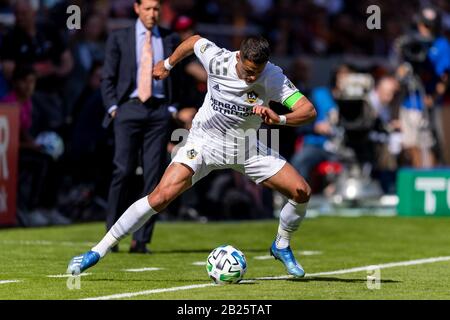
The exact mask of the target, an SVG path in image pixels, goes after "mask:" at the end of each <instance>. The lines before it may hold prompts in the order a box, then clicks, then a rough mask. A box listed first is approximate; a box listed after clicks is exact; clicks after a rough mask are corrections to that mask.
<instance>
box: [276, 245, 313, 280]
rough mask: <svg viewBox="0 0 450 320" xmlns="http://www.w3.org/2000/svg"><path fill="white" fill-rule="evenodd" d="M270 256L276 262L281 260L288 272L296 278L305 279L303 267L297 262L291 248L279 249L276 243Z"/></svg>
mask: <svg viewBox="0 0 450 320" xmlns="http://www.w3.org/2000/svg"><path fill="white" fill-rule="evenodd" d="M270 255H271V256H273V257H274V258H275V259H276V260H280V261H281V262H282V263H283V264H284V266H285V267H286V271H287V272H288V273H289V274H291V275H293V276H294V277H296V278H303V277H304V276H305V271H304V270H303V267H302V266H301V265H300V264H299V263H298V262H297V260H295V257H294V254H293V253H292V250H291V247H287V248H285V249H277V246H276V245H275V241H274V242H273V243H272V246H271V247H270Z"/></svg>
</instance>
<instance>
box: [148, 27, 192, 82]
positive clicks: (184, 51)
mask: <svg viewBox="0 0 450 320" xmlns="http://www.w3.org/2000/svg"><path fill="white" fill-rule="evenodd" d="M200 39H201V37H200V36H199V35H194V36H191V37H189V38H187V39H186V40H184V41H183V42H182V43H181V44H180V45H179V46H178V47H177V48H176V49H175V51H174V52H173V53H172V55H171V56H170V57H169V58H168V63H169V65H170V66H172V67H174V66H175V65H176V64H177V63H178V62H180V61H181V60H183V59H184V58H186V57H188V56H190V55H191V54H193V53H194V45H195V43H196V42H197V41H198V40H200ZM169 73H170V70H167V68H166V67H165V66H164V61H163V60H161V61H159V62H158V63H157V64H156V65H155V67H154V68H153V77H154V78H155V79H156V80H162V79H165V78H167V77H168V76H169Z"/></svg>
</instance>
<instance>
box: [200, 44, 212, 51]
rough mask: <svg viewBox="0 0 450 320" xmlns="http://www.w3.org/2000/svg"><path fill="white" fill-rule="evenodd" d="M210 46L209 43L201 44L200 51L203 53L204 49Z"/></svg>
mask: <svg viewBox="0 0 450 320" xmlns="http://www.w3.org/2000/svg"><path fill="white" fill-rule="evenodd" d="M211 47H212V44H211V43H209V42H208V43H205V44H204V45H202V46H201V47H200V52H201V53H205V51H206V50H208V49H209V48H211Z"/></svg>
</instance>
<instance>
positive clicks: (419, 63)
mask: <svg viewBox="0 0 450 320" xmlns="http://www.w3.org/2000/svg"><path fill="white" fill-rule="evenodd" d="M415 21H416V30H417V31H416V32H415V33H411V34H406V35H405V36H402V37H401V38H399V39H398V40H397V41H396V50H397V53H398V54H399V56H400V60H401V62H402V64H401V65H400V66H399V68H398V70H397V75H398V77H399V79H401V81H402V84H403V92H404V96H405V99H404V101H403V102H402V107H401V110H400V120H401V124H402V131H403V133H404V141H403V143H404V146H405V149H406V152H407V154H408V156H409V157H410V159H411V163H412V165H413V166H414V167H417V168H419V167H431V166H434V165H435V164H437V162H438V161H439V158H440V150H439V141H441V140H442V137H443V129H442V125H443V124H442V122H441V118H442V115H441V109H440V106H441V105H442V103H443V97H444V94H445V91H446V87H447V86H448V77H449V73H450V43H449V42H448V40H447V39H446V38H445V37H443V36H442V35H441V33H440V30H441V15H440V13H439V11H438V10H436V9H435V8H432V7H424V8H423V9H421V10H420V11H419V14H418V15H417V16H416V18H415ZM436 140H438V141H436ZM433 151H434V152H433Z"/></svg>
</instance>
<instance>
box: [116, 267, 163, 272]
mask: <svg viewBox="0 0 450 320" xmlns="http://www.w3.org/2000/svg"><path fill="white" fill-rule="evenodd" d="M162 269H164V268H140V269H123V270H122V271H126V272H145V271H158V270H162Z"/></svg>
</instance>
